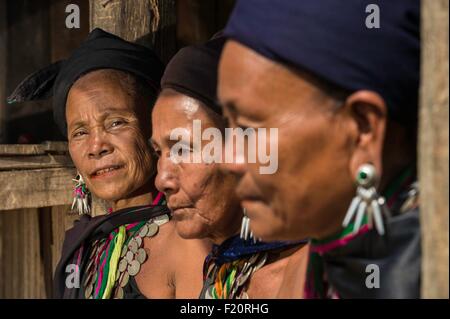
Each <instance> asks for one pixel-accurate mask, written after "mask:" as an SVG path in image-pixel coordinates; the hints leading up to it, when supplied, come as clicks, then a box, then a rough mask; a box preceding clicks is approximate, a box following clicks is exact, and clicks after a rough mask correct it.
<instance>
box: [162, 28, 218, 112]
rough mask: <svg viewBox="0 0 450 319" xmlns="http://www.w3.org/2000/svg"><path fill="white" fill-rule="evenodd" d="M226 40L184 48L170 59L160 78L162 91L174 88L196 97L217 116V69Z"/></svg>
mask: <svg viewBox="0 0 450 319" xmlns="http://www.w3.org/2000/svg"><path fill="white" fill-rule="evenodd" d="M224 43H225V39H224V38H223V37H217V38H214V39H212V40H210V41H208V42H206V43H205V44H201V45H193V46H189V47H185V48H183V49H181V50H180V51H178V53H177V54H175V56H174V57H173V58H172V59H171V60H170V62H169V64H168V65H167V67H166V70H165V71H164V75H163V77H162V79H161V88H162V89H165V88H171V89H174V90H175V91H178V92H180V93H182V94H185V95H188V96H190V97H192V98H195V99H197V100H199V101H200V102H202V103H203V104H205V105H206V106H207V107H209V108H210V109H211V110H213V111H214V112H216V113H218V114H222V109H221V107H220V105H219V104H218V102H217V68H218V64H219V59H220V54H221V52H222V48H223V45H224Z"/></svg>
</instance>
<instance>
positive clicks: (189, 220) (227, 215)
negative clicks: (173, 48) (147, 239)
mask: <svg viewBox="0 0 450 319" xmlns="http://www.w3.org/2000/svg"><path fill="white" fill-rule="evenodd" d="M194 120H200V121H201V132H203V131H204V130H205V129H207V128H212V127H216V128H219V129H223V127H219V126H223V124H220V125H218V123H222V119H221V117H219V116H218V115H215V114H212V113H211V111H209V110H208V111H207V109H206V107H205V106H203V105H202V104H201V103H200V102H198V101H197V100H195V99H193V98H190V97H188V96H186V95H182V94H179V93H176V92H175V91H172V90H164V91H163V93H162V94H161V95H160V97H159V98H158V100H157V102H156V105H155V108H154V109H153V113H152V127H153V135H152V142H153V148H154V149H155V151H156V153H157V154H158V156H159V158H158V174H157V177H156V187H157V188H158V190H159V191H161V192H164V194H165V195H166V198H167V204H168V206H169V208H170V209H171V210H172V213H173V218H174V220H175V221H176V227H177V231H178V233H179V235H180V236H181V237H183V238H210V239H212V240H213V241H214V240H217V241H219V242H220V240H222V239H225V238H227V237H229V236H231V235H233V234H234V233H236V232H237V231H238V229H239V225H240V222H241V217H242V210H241V208H240V207H239V202H238V200H237V198H236V197H235V192H234V191H235V186H236V180H235V177H234V176H232V175H229V174H225V173H223V172H221V171H220V170H219V167H218V164H216V163H210V164H207V163H205V162H203V161H201V162H200V163H187V162H185V161H178V162H177V161H174V160H173V159H172V158H171V157H170V153H171V148H172V147H173V146H174V145H175V144H176V143H177V142H179V140H178V139H175V140H171V139H170V135H171V132H172V131H173V130H174V129H177V130H178V132H180V131H182V132H184V134H185V136H188V137H189V141H190V142H188V143H186V145H185V148H186V151H187V153H186V154H187V156H191V155H192V156H195V154H199V152H201V151H202V149H203V148H198V149H194V147H193V132H194V130H193V121H194ZM204 143H205V144H207V143H208V142H204ZM202 146H203V147H204V146H205V145H202Z"/></svg>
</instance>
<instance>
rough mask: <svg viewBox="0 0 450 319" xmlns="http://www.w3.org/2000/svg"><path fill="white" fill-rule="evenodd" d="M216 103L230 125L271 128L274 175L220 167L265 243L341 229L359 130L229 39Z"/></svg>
mask: <svg viewBox="0 0 450 319" xmlns="http://www.w3.org/2000/svg"><path fill="white" fill-rule="evenodd" d="M219 98H220V101H221V103H222V105H223V106H224V115H225V116H226V117H227V118H228V119H229V123H230V126H232V127H249V128H277V129H278V155H279V156H278V170H277V171H276V172H275V173H274V174H267V175H263V174H260V172H259V167H260V163H245V161H244V163H243V164H239V163H237V164H236V163H233V164H223V165H222V168H223V169H224V171H227V172H231V173H233V174H235V175H236V176H238V178H239V185H238V187H237V193H238V195H239V197H240V198H241V200H242V206H243V207H244V208H246V210H247V214H248V216H249V218H250V220H251V223H250V226H251V229H252V231H253V233H254V234H255V236H257V237H260V238H262V239H263V240H286V239H302V238H306V237H319V238H321V237H322V236H324V235H328V234H330V233H333V232H335V231H336V230H338V229H340V225H341V223H342V218H343V213H345V210H346V208H347V207H348V204H349V202H350V200H351V197H352V196H353V194H354V186H353V176H355V172H354V170H353V168H352V167H351V165H352V163H354V162H356V158H355V157H354V156H353V154H354V153H355V152H354V150H355V149H356V148H357V147H356V145H357V143H358V140H357V139H356V138H354V137H355V136H356V132H357V131H358V130H357V125H355V122H354V121H352V117H351V116H350V115H349V114H347V113H344V112H337V113H334V112H333V111H331V110H332V109H333V107H332V103H333V101H332V100H331V99H329V98H326V97H324V96H323V94H321V93H320V91H319V90H318V89H316V88H315V87H314V86H313V85H311V84H310V83H309V82H307V81H304V80H302V79H300V78H299V77H298V76H297V75H296V74H293V73H292V72H290V71H288V70H285V69H284V68H281V67H279V66H278V65H275V64H274V63H273V62H271V61H269V60H267V59H265V58H263V57H261V56H259V55H258V54H256V53H255V52H253V51H251V50H250V49H248V48H246V47H244V46H242V45H240V44H238V43H236V42H233V41H230V42H229V43H228V44H227V45H226V46H225V49H224V52H223V53H222V58H221V62H220V67H219Z"/></svg>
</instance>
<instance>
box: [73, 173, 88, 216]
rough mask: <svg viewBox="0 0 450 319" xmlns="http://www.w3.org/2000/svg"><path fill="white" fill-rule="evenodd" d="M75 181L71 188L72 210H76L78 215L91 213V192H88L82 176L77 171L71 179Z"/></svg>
mask: <svg viewBox="0 0 450 319" xmlns="http://www.w3.org/2000/svg"><path fill="white" fill-rule="evenodd" d="M72 181H74V183H75V187H74V189H73V202H72V210H75V211H76V212H78V214H79V215H85V214H87V215H90V214H91V192H89V190H88V188H87V187H86V183H85V182H84V179H83V176H81V174H80V173H77V176H76V177H75V178H74V179H72Z"/></svg>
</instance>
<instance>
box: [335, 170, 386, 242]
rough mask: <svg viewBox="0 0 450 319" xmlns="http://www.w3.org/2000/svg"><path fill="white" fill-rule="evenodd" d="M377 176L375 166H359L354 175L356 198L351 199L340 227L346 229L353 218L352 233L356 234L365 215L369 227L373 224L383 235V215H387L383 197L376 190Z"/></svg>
mask: <svg viewBox="0 0 450 319" xmlns="http://www.w3.org/2000/svg"><path fill="white" fill-rule="evenodd" d="M377 178H378V176H377V175H376V170H375V166H373V165H372V164H364V165H361V166H360V167H359V169H358V173H357V175H356V183H357V185H358V187H357V188H356V196H355V197H354V198H353V200H352V202H351V204H350V207H349V208H348V210H347V214H346V215H345V218H344V221H343V223H342V226H344V227H347V226H348V224H349V223H350V221H351V220H352V219H353V217H355V216H356V217H355V225H354V227H353V232H354V233H356V232H357V231H358V230H359V228H360V227H361V224H362V221H363V219H364V215H365V214H367V217H368V221H369V225H370V226H372V225H373V222H375V227H376V229H377V231H378V233H379V234H380V235H383V234H384V225H383V213H384V214H385V215H389V211H388V209H387V207H386V205H385V199H384V197H382V196H380V195H379V194H378V193H377V190H376V188H375V187H376V183H377Z"/></svg>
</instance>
